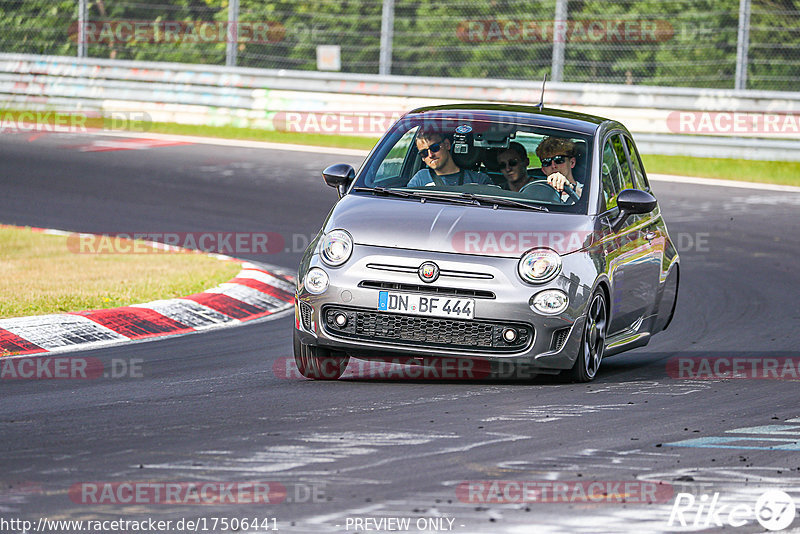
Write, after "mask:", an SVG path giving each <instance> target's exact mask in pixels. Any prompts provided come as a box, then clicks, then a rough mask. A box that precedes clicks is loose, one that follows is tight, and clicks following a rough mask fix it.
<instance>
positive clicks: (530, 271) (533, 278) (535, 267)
mask: <svg viewBox="0 0 800 534" xmlns="http://www.w3.org/2000/svg"><path fill="white" fill-rule="evenodd" d="M517 271H519V275H520V276H521V277H522V279H523V280H524V281H526V282H528V283H530V284H542V283H544V282H548V281H550V280H552V279H553V278H555V277H556V275H557V274H558V273H559V272H560V271H561V256H559V255H558V253H556V251H554V250H551V249H549V248H535V249H533V250H531V251H529V252H526V253H525V255H524V256H522V258H521V259H520V260H519V265H517Z"/></svg>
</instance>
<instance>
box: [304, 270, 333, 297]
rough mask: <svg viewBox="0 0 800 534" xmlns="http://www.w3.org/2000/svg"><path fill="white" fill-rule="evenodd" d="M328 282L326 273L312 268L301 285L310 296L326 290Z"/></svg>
mask: <svg viewBox="0 0 800 534" xmlns="http://www.w3.org/2000/svg"><path fill="white" fill-rule="evenodd" d="M328 282H329V280H328V273H326V272H325V271H323V270H322V269H320V268H319V267H312V268H311V269H309V270H308V272H307V273H306V278H305V280H304V281H303V285H304V286H305V287H306V291H308V292H309V293H311V294H312V295H319V294H320V293H325V291H326V290H327V289H328Z"/></svg>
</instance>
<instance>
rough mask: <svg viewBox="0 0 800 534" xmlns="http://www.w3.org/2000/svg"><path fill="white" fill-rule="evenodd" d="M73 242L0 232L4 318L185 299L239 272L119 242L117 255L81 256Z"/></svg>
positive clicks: (205, 259) (234, 266)
mask: <svg viewBox="0 0 800 534" xmlns="http://www.w3.org/2000/svg"><path fill="white" fill-rule="evenodd" d="M70 239H71V238H70V237H68V236H54V235H47V234H42V233H38V232H32V231H31V230H29V229H20V228H8V227H5V228H2V227H0V250H2V251H3V253H2V256H0V272H2V273H3V276H2V277H0V318H7V317H19V316H28V315H43V314H48V313H63V312H71V311H82V310H92V309H105V308H116V307H119V306H127V305H130V304H137V303H142V302H149V301H152V300H158V299H166V298H174V297H183V296H186V295H191V294H192V293H199V292H201V291H203V290H205V289H209V288H211V287H214V286H216V285H218V284H221V283H223V282H227V281H228V280H230V279H231V278H233V277H234V276H236V273H238V272H239V270H240V267H241V266H240V264H239V263H236V262H232V261H221V260H218V259H216V258H212V257H209V256H207V255H205V254H185V253H167V252H153V253H139V254H126V253H123V252H124V251H126V250H131V247H130V245H131V243H130V242H125V241H120V240H116V243H120V245H119V246H116V247H114V249H115V250H118V251H121V252H118V253H96V254H92V253H79V251H80V250H81V249H80V248H79V247H78V246H76V244H75V241H74V237H73V238H72V241H70ZM140 247H141V248H146V249H147V250H148V251H154V249H151V248H149V247H144V246H143V245H140ZM93 250H100V249H99V248H98V247H95V248H94V249H93ZM106 250H108V249H106Z"/></svg>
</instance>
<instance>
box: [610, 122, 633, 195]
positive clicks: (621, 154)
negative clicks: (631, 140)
mask: <svg viewBox="0 0 800 534" xmlns="http://www.w3.org/2000/svg"><path fill="white" fill-rule="evenodd" d="M611 146H612V147H614V153H615V154H616V155H617V161H618V162H619V166H620V169H621V170H622V174H621V175H620V176H621V178H622V182H621V184H620V191H621V190H623V189H633V188H634V186H633V178H632V177H631V166H630V165H629V164H628V156H627V155H626V154H625V149H624V148H623V147H622V140H621V139H620V136H619V135H615V136H614V137H612V138H611Z"/></svg>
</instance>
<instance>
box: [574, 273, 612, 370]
mask: <svg viewBox="0 0 800 534" xmlns="http://www.w3.org/2000/svg"><path fill="white" fill-rule="evenodd" d="M607 327H608V307H607V305H606V297H605V294H604V293H603V291H602V289H598V290H597V291H596V292H595V293H594V295H592V299H591V301H590V303H589V308H588V309H587V311H586V323H585V324H584V325H583V336H582V337H581V347H580V350H579V352H578V358H577V359H576V360H575V365H574V366H573V367H572V369H571V378H572V379H573V380H574V381H576V382H591V381H592V380H594V377H595V376H597V370H598V369H599V368H600V362H601V361H602V359H603V351H604V350H605V343H606V329H607Z"/></svg>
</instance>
